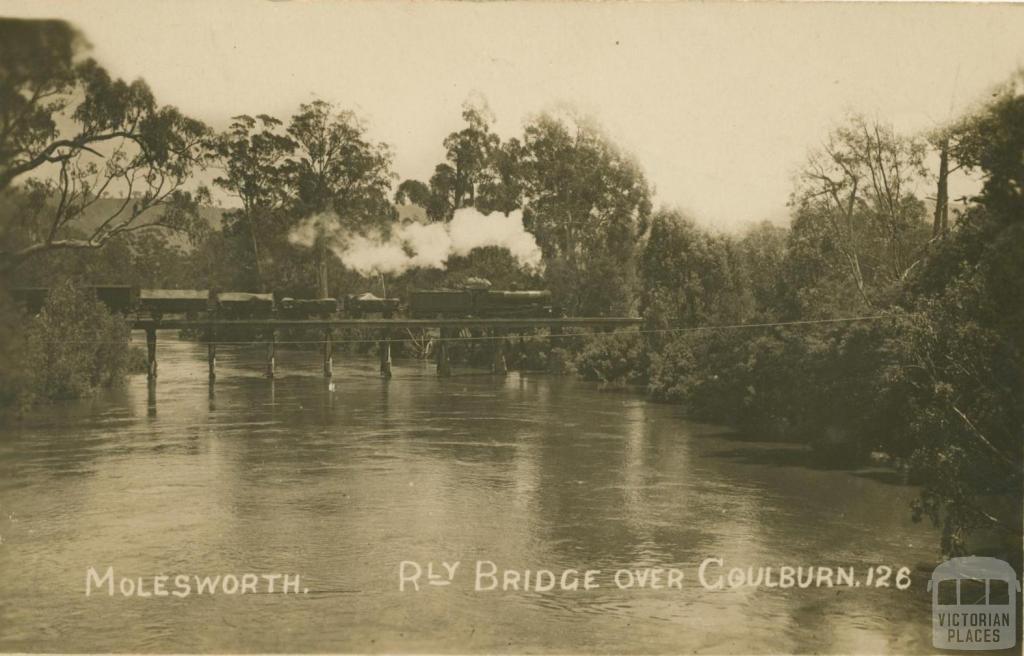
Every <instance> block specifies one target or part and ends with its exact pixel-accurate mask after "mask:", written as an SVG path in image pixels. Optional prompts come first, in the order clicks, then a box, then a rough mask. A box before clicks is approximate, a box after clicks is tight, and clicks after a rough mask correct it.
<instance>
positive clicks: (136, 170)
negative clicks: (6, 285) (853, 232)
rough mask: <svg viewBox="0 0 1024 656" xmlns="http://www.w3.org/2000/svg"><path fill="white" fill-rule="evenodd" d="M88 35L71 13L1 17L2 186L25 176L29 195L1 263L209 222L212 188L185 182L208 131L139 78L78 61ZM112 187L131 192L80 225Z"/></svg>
mask: <svg viewBox="0 0 1024 656" xmlns="http://www.w3.org/2000/svg"><path fill="white" fill-rule="evenodd" d="M82 43H83V42H82V40H81V38H80V37H79V36H78V35H77V34H76V33H75V31H74V30H73V29H72V28H70V27H69V26H68V25H67V24H66V23H63V22H58V21H19V20H6V19H4V20H0V193H3V192H5V191H6V192H10V191H11V187H12V185H14V184H15V183H18V184H19V185H20V186H21V187H23V188H24V189H22V193H21V196H22V197H23V198H25V199H27V200H29V201H30V202H29V203H28V205H27V206H22V210H21V211H20V212H16V213H15V214H14V216H12V217H9V219H8V220H6V221H4V222H3V224H2V225H0V243H2V245H0V272H9V271H11V270H13V269H14V268H16V267H17V266H19V265H20V264H21V263H22V262H24V261H25V260H26V259H27V258H30V257H32V256H34V255H36V254H38V253H42V252H45V251H51V250H58V249H85V248H98V247H100V246H102V245H104V244H105V243H107V242H108V241H109V240H110V239H112V238H114V237H115V236H117V235H121V234H126V233H131V232H134V231H137V230H144V229H151V228H153V227H156V226H163V227H167V228H172V229H176V230H184V231H188V232H190V233H195V232H196V231H198V230H200V229H202V228H203V227H204V225H203V223H202V221H201V219H200V217H199V214H198V204H199V202H201V201H202V200H203V199H205V198H206V194H205V192H204V191H203V190H202V189H200V190H198V191H197V192H196V193H195V194H193V193H190V192H189V191H187V190H186V189H185V187H186V184H187V183H188V182H189V180H190V177H191V175H192V172H193V170H194V169H195V168H196V167H201V166H203V165H204V163H205V149H204V146H205V141H206V139H207V138H208V136H209V129H208V128H207V127H206V126H205V125H203V124H202V123H201V122H199V121H197V120H195V119H191V118H189V117H187V116H185V115H183V114H182V113H181V112H179V111H178V110H177V109H175V108H174V107H169V106H160V105H158V104H157V102H156V100H155V99H154V97H153V94H152V92H151V91H150V89H149V87H148V86H147V85H146V83H145V82H143V81H142V80H136V81H134V82H131V83H128V82H124V81H123V80H115V79H112V78H111V77H110V75H109V74H108V73H107V72H106V71H105V70H104V69H103V68H102V67H101V66H100V65H99V64H97V63H96V62H95V61H93V60H92V59H80V58H79V57H78V53H79V51H80V50H81V48H82ZM27 176H31V177H27ZM110 196H118V197H121V198H123V202H121V203H117V204H116V206H115V207H114V208H113V209H112V210H111V211H110V212H108V213H107V214H106V215H105V216H103V217H102V220H101V221H99V222H98V223H95V224H93V225H89V226H85V225H83V223H82V221H81V219H82V217H83V214H84V213H85V212H86V210H87V209H89V208H90V207H91V206H93V205H95V204H96V203H97V201H99V200H100V199H102V198H105V197H110ZM143 214H145V215H146V216H145V217H143Z"/></svg>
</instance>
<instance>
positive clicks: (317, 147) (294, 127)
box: [286, 100, 396, 297]
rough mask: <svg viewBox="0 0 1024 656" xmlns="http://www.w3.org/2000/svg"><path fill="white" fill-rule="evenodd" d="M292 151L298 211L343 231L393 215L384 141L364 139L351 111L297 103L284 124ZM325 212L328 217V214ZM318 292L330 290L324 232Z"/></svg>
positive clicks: (381, 224) (383, 223)
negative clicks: (296, 108) (290, 139)
mask: <svg viewBox="0 0 1024 656" xmlns="http://www.w3.org/2000/svg"><path fill="white" fill-rule="evenodd" d="M288 134H289V135H290V137H291V138H292V139H293V140H294V141H295V143H296V145H297V152H296V155H295V157H294V158H292V159H291V160H290V161H289V163H288V165H287V167H286V170H287V173H288V175H289V177H290V181H291V185H292V188H293V191H294V197H293V211H294V212H295V213H296V214H297V215H298V216H304V217H305V216H313V215H318V214H319V215H323V216H324V217H325V220H330V221H335V222H337V225H336V226H331V227H338V228H341V229H344V230H347V231H354V232H359V231H364V230H366V229H368V228H371V227H378V228H381V229H386V228H387V226H388V225H389V224H390V223H391V222H392V221H393V220H394V219H395V217H396V212H395V209H394V207H393V206H392V205H391V202H390V191H391V184H392V182H393V180H394V177H395V176H394V174H393V173H392V169H391V162H392V156H391V151H390V149H389V148H388V146H387V145H386V144H383V143H373V142H370V141H368V140H367V137H366V128H365V127H364V126H363V125H362V123H361V122H360V121H359V119H358V118H357V117H356V115H355V114H354V113H353V112H350V111H339V110H337V109H336V108H335V107H333V106H332V105H330V104H329V103H326V102H323V101H321V100H318V101H315V102H312V103H309V104H304V105H301V106H300V107H299V112H298V113H297V114H295V115H294V116H293V117H292V119H291V122H290V123H289V125H288ZM327 217H330V218H327ZM315 253H316V269H317V281H318V284H317V286H318V288H319V293H320V295H321V296H323V297H327V296H329V295H330V290H329V284H328V274H329V270H328V262H329V259H330V251H329V249H328V243H327V234H326V233H324V234H320V235H319V236H318V238H317V243H316V244H315Z"/></svg>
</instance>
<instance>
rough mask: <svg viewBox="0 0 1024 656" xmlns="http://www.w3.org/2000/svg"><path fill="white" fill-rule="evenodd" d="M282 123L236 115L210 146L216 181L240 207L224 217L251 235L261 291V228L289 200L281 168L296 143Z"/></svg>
mask: <svg viewBox="0 0 1024 656" xmlns="http://www.w3.org/2000/svg"><path fill="white" fill-rule="evenodd" d="M282 125H283V124H282V123H281V121H279V120H278V119H276V118H274V117H272V116H267V115H266V114H260V115H259V116H256V117H252V116H247V115H241V116H236V117H234V119H233V120H232V123H231V125H230V126H229V127H228V129H227V130H226V131H225V132H223V133H222V134H220V135H218V137H217V139H216V140H215V142H214V152H215V154H216V156H217V158H218V160H219V161H220V164H221V167H222V170H223V172H224V173H223V175H221V176H218V177H217V178H216V179H215V180H214V183H215V184H216V185H218V186H220V187H222V188H224V189H225V190H227V191H228V192H230V193H231V194H233V195H234V196H235V197H236V198H237V199H238V200H239V202H241V204H242V207H241V208H240V209H238V210H236V211H233V212H229V213H228V214H227V215H226V218H229V219H235V220H238V221H240V222H241V223H243V224H244V226H245V229H246V231H247V232H248V233H249V239H250V243H251V244H252V258H253V266H254V268H255V271H256V280H257V283H258V284H259V286H260V289H261V290H263V289H264V288H265V285H266V280H265V279H264V274H263V265H262V261H261V253H260V251H261V249H260V242H261V240H262V239H263V238H264V236H263V233H264V232H265V229H266V226H265V225H264V224H265V223H267V222H270V221H274V220H275V219H280V218H281V214H282V211H283V209H284V207H285V204H286V202H287V200H288V195H287V183H286V180H285V177H284V164H285V162H286V161H287V158H288V157H289V156H290V155H291V154H292V152H293V151H294V149H295V142H294V141H293V140H292V139H291V138H290V137H289V136H288V135H287V134H284V133H283V130H282V129H281V128H282Z"/></svg>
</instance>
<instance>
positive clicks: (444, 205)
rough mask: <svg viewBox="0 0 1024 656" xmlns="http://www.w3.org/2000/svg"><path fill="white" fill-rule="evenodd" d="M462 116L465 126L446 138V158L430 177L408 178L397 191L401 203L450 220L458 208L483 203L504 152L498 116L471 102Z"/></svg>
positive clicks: (484, 104)
mask: <svg viewBox="0 0 1024 656" xmlns="http://www.w3.org/2000/svg"><path fill="white" fill-rule="evenodd" d="M462 119H463V121H465V127H463V128H462V129H461V130H457V131H455V132H452V133H451V134H449V135H448V136H447V137H445V139H444V144H443V145H444V153H445V161H443V162H441V163H440V164H438V165H437V166H436V167H435V168H434V173H433V175H431V176H430V180H429V181H428V182H426V183H424V182H421V181H419V180H405V181H403V182H402V184H400V185H399V186H398V190H397V192H396V194H395V200H396V201H397V202H399V203H405V202H411V203H414V204H416V205H419V206H420V207H423V208H424V209H425V210H426V211H427V216H429V217H430V218H431V219H432V220H434V221H450V220H451V219H452V216H453V215H454V214H455V210H457V209H460V208H463V207H477V206H479V204H478V200H479V199H478V195H479V194H480V192H481V189H482V188H484V187H493V183H492V178H493V177H494V175H495V170H494V166H493V165H494V164H495V156H496V155H497V154H498V153H499V152H501V139H500V138H499V137H498V135H496V134H495V133H494V132H493V131H492V130H491V125H492V124H493V123H494V116H493V114H492V113H491V111H490V109H489V108H488V107H487V104H486V102H483V101H477V102H469V101H467V102H466V103H465V104H464V105H463V109H462ZM485 204H486V203H485ZM511 209H515V208H514V207H513V208H511ZM511 209H510V210H506V211H511Z"/></svg>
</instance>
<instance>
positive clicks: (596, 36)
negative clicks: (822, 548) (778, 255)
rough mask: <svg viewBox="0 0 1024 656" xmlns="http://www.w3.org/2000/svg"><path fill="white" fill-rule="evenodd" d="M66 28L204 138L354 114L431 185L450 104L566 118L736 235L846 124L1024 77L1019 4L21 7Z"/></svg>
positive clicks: (517, 124)
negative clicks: (231, 125) (238, 117)
mask: <svg viewBox="0 0 1024 656" xmlns="http://www.w3.org/2000/svg"><path fill="white" fill-rule="evenodd" d="M0 14H4V15H8V16H13V15H21V16H37V17H42V16H48V17H61V18H66V19H68V20H70V21H72V22H73V23H74V24H76V25H77V26H78V27H79V28H80V29H81V30H82V31H83V32H84V34H85V35H86V37H87V38H88V39H89V40H90V41H91V42H92V44H93V56H95V57H96V58H97V59H99V60H100V61H101V62H102V63H103V64H104V65H106V66H107V67H108V68H109V69H110V70H111V71H112V72H113V73H114V74H116V75H118V76H121V77H127V78H135V77H140V76H141V77H143V78H145V79H146V81H147V82H149V84H150V85H151V86H152V88H153V89H154V92H155V93H156V95H157V97H158V99H159V100H160V101H161V102H165V103H171V104H174V105H178V106H179V107H180V108H181V109H182V110H184V111H185V112H187V113H189V114H191V115H193V116H196V117H198V118H200V119H203V120H205V121H206V122H208V123H210V124H211V125H213V126H215V127H223V126H225V125H226V123H227V121H228V118H229V117H230V116H232V115H235V114H239V113H249V114H256V113H263V112H265V113H269V114H273V115H276V116H278V117H281V118H286V117H287V116H289V115H290V114H291V113H293V111H294V110H295V109H296V107H297V106H298V104H299V103H300V102H304V101H309V100H312V99H314V98H322V99H324V100H328V101H332V102H336V103H340V104H341V105H343V106H345V107H348V108H352V109H355V110H356V111H357V112H359V114H360V115H361V116H363V117H364V119H365V120H366V121H367V122H368V124H369V126H370V130H371V134H372V136H373V137H374V138H376V139H378V140H382V141H386V142H388V143H390V144H391V145H392V147H393V148H394V152H395V167H396V169H397V172H398V174H399V175H400V176H401V177H402V178H406V177H417V178H421V179H426V178H427V177H429V175H430V173H431V171H432V169H433V167H434V166H435V165H436V164H437V163H438V161H440V158H441V156H442V151H441V141H442V139H443V138H444V136H445V135H446V134H448V133H449V132H451V131H452V130H453V129H456V128H458V127H459V123H460V118H459V114H460V111H461V105H462V103H463V102H464V101H465V100H466V99H467V98H468V97H469V96H470V95H472V94H474V93H480V94H482V95H483V96H484V97H486V98H487V100H488V102H489V104H490V105H491V108H492V110H493V111H494V113H495V114H496V116H497V125H496V129H497V130H498V132H499V133H501V134H502V135H503V136H512V135H514V134H517V133H518V132H520V130H521V128H522V125H523V123H524V121H525V120H526V119H528V118H529V116H530V115H531V114H533V113H535V112H537V111H540V110H543V109H546V108H552V107H557V106H559V105H560V104H562V103H571V104H573V105H575V106H576V107H577V108H579V109H580V110H582V111H584V112H586V113H589V114H591V115H593V116H594V117H596V118H597V119H598V121H599V122H600V123H601V124H603V125H604V126H605V128H606V129H607V131H608V133H609V134H610V135H611V136H612V137H613V138H614V139H615V140H616V141H617V142H618V143H619V144H621V145H622V146H623V147H624V148H626V149H627V150H629V151H631V152H632V153H633V154H634V155H635V156H636V157H637V159H638V160H639V161H640V163H641V164H642V166H643V167H644V170H645V171H646V173H647V175H648V177H649V179H650V180H651V182H652V183H653V184H654V185H655V187H656V199H657V202H658V203H659V204H666V205H673V206H678V207H681V208H684V209H685V210H687V211H688V212H690V213H691V214H692V215H693V216H695V217H696V218H697V219H698V220H700V221H701V222H702V223H704V224H706V225H711V226H718V227H721V228H724V229H731V228H735V227H738V226H741V225H743V224H745V223H748V222H751V221H757V220H761V219H766V218H767V219H774V220H779V219H782V218H784V217H785V216H786V207H785V204H786V200H787V196H788V194H789V190H790V187H791V177H792V174H793V172H794V171H795V170H796V168H797V167H798V166H799V165H800V163H801V161H802V160H803V158H804V156H805V154H806V152H807V149H808V148H809V147H812V146H814V145H815V144H818V143H820V142H821V140H822V139H823V137H824V136H825V135H826V134H827V132H828V129H829V128H830V126H832V125H834V124H835V123H836V122H837V121H839V120H840V119H841V118H842V116H843V115H844V113H845V112H847V111H850V110H857V111H862V112H865V113H867V114H869V115H877V116H878V117H880V118H883V119H886V120H891V121H893V122H894V123H895V125H896V127H897V129H902V130H920V129H926V128H928V127H930V126H934V125H936V124H938V123H941V122H943V121H944V120H946V119H947V118H948V117H950V116H951V115H952V114H954V113H956V112H957V111H958V110H959V109H961V108H963V107H965V106H967V105H968V104H970V103H973V102H975V101H977V100H978V98H979V96H981V95H982V94H984V93H985V92H986V90H987V89H988V88H989V87H990V86H991V85H993V84H994V83H997V82H999V81H1001V80H1003V79H1005V78H1006V77H1007V76H1008V75H1009V74H1010V73H1011V72H1012V71H1013V70H1014V69H1015V68H1017V67H1018V66H1021V65H1022V64H1024V6H1012V5H998V4H970V5H967V4H960V5H954V4H941V5H935V4H919V3H914V4H908V3H904V4H902V5H899V6H897V5H876V4H867V3H848V4H841V5H840V4H828V5H818V4H814V5H812V4H714V3H689V4H676V3H642V4H641V3H616V4H612V3H587V4H569V3H540V2H535V3H500V4H499V3H483V2H481V3H463V4H456V3H434V2H417V3H406V2H390V3H353V2H346V3H342V2H323V3H295V2H262V1H259V0H245V1H237V2H236V1H225V0H220V1H218V2H208V1H204V2H191V1H184V2H183V1H180V0H179V1H175V2H161V3H157V2H139V1H136V2H93V1H84V0H66V1H62V2H59V3H57V2H45V1H43V2H41V1H39V0H32V1H31V2H21V1H13V0H0Z"/></svg>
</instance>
